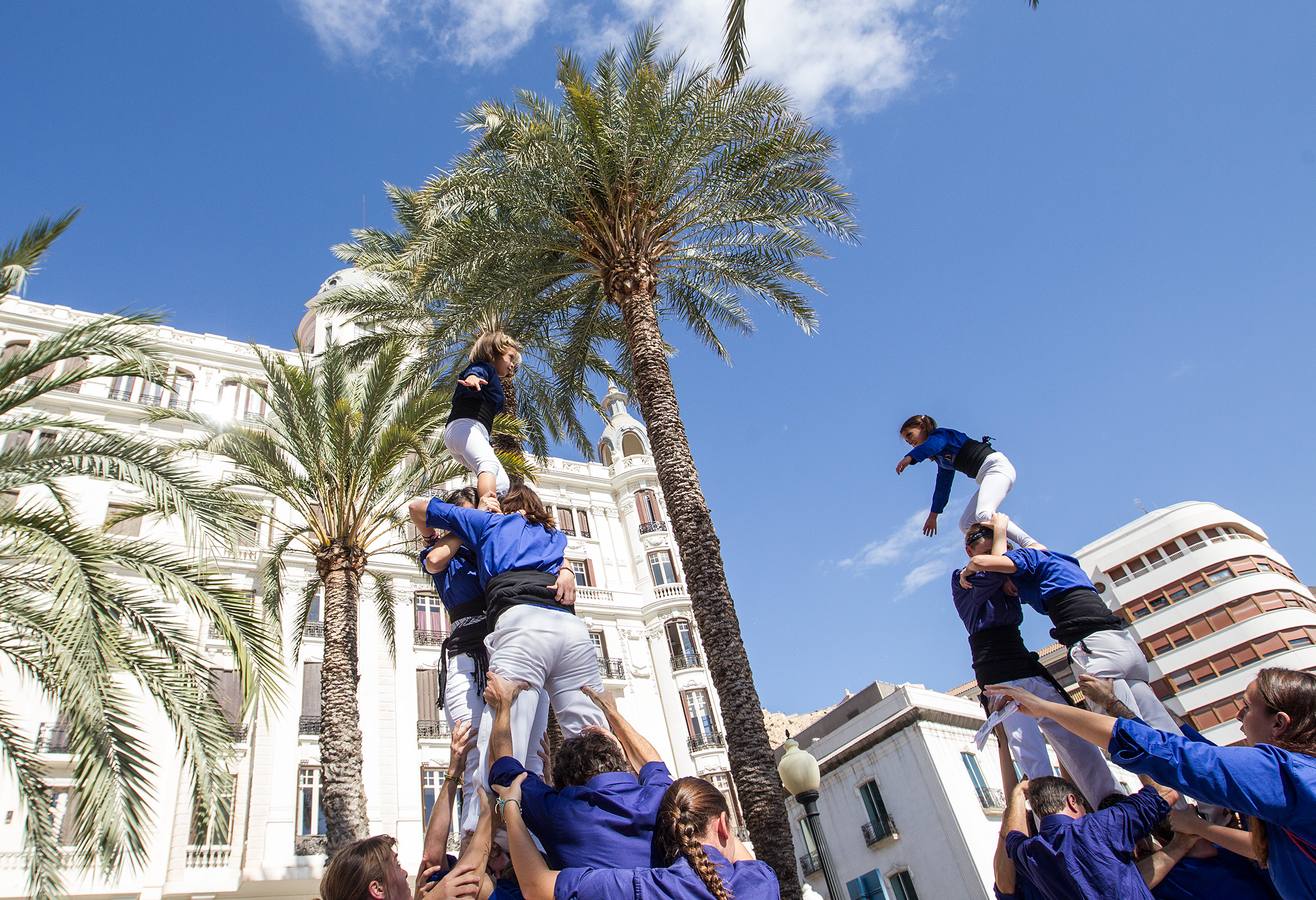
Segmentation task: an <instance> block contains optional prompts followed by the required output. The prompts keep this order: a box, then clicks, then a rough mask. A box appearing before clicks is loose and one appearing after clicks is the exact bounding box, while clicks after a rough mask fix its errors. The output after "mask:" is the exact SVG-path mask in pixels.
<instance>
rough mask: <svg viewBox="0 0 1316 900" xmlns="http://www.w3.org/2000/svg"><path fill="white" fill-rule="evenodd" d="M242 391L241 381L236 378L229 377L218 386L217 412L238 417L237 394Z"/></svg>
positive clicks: (228, 416) (234, 417)
mask: <svg viewBox="0 0 1316 900" xmlns="http://www.w3.org/2000/svg"><path fill="white" fill-rule="evenodd" d="M241 393H242V382H240V381H238V380H237V379H236V378H230V379H228V380H227V381H225V382H223V383H222V384H220V386H219V407H218V409H219V414H220V415H221V416H223V417H226V418H230V419H236V418H237V417H238V401H239V399H240V397H239V395H240V394H241Z"/></svg>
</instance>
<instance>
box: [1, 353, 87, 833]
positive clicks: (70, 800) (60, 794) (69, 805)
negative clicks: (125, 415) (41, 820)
mask: <svg viewBox="0 0 1316 900" xmlns="http://www.w3.org/2000/svg"><path fill="white" fill-rule="evenodd" d="M5 349H6V350H7V349H8V348H5ZM50 818H51V823H52V825H53V826H54V830H55V833H56V834H57V835H59V842H60V844H62V845H64V846H69V845H70V844H73V843H76V841H77V833H78V832H77V828H76V823H77V820H78V793H77V791H75V790H73V788H71V787H57V788H52V789H51V792H50Z"/></svg>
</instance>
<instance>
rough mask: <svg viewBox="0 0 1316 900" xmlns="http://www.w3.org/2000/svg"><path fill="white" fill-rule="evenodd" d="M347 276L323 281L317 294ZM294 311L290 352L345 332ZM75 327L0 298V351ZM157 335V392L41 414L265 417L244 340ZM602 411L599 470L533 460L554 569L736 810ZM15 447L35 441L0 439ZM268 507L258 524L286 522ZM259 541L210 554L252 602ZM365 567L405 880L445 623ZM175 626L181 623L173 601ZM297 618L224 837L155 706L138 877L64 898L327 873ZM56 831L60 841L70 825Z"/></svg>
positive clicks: (236, 764)
mask: <svg viewBox="0 0 1316 900" xmlns="http://www.w3.org/2000/svg"><path fill="white" fill-rule="evenodd" d="M355 274H356V273H352V272H351V271H350V270H348V272H347V273H337V274H336V275H335V276H333V277H332V278H331V279H329V280H328V281H326V283H325V284H324V285H323V286H322V287H321V292H323V291H325V290H327V289H331V288H332V287H334V286H335V285H336V284H337V283H339V281H340V280H341V279H343V278H351V277H355ZM317 296H318V294H317ZM307 307H308V311H307V314H306V317H305V318H304V319H303V320H302V323H301V325H300V327H299V328H298V331H297V341H298V344H299V346H300V347H301V349H302V350H303V351H306V352H310V353H314V352H316V351H318V350H320V349H322V348H323V347H324V346H325V345H326V344H327V343H329V342H332V341H345V340H350V338H351V337H352V328H351V326H350V325H349V324H346V323H343V322H340V321H333V320H331V319H329V318H328V317H325V316H322V315H321V314H320V312H319V311H318V309H317V306H316V299H315V298H312V299H311V301H309V302H308V303H307ZM89 317H90V316H89V314H87V313H82V312H78V311H75V310H72V309H69V308H67V307H59V306H49V305H44V304H41V303H36V302H31V301H28V300H23V299H19V298H17V297H8V298H5V299H4V300H3V301H2V302H0V347H4V348H7V347H10V346H15V345H19V344H23V343H26V342H31V341H34V340H39V339H40V338H42V337H43V336H45V335H49V334H52V333H54V332H57V331H59V330H61V329H64V328H67V327H69V326H70V325H72V324H74V323H77V322H81V321H84V320H86V319H87V318H89ZM154 333H155V338H156V341H157V342H158V344H159V345H160V346H161V347H163V348H164V349H165V352H166V353H167V354H168V356H169V358H170V366H169V377H168V387H167V388H162V387H159V386H156V385H151V384H146V383H143V382H142V381H141V380H140V379H116V380H115V381H114V382H113V383H109V382H108V381H106V382H102V381H97V380H91V381H87V382H83V383H81V384H80V385H79V386H78V387H77V389H76V390H74V389H70V390H68V391H64V392H60V393H58V394H56V395H54V396H53V397H49V398H46V399H45V400H43V403H45V404H46V405H48V406H50V407H52V408H56V409H58V410H59V411H61V412H64V413H67V414H71V415H77V416H81V417H84V418H87V419H91V420H93V421H97V422H101V423H104V424H107V425H111V426H113V427H117V428H122V429H125V430H130V431H134V432H139V433H145V434H151V435H156V436H158V437H159V438H160V439H161V440H172V439H177V438H178V437H180V436H182V435H183V434H185V431H184V429H183V428H181V427H180V426H177V425H173V424H169V423H151V422H148V421H147V415H146V414H147V411H148V410H149V409H150V408H152V407H169V406H173V407H176V408H177V407H182V408H190V409H195V410H198V411H202V412H205V413H208V414H210V415H212V416H216V417H229V418H234V417H243V418H246V419H248V420H251V421H252V422H254V423H256V424H259V422H260V420H261V419H262V418H263V417H264V416H265V415H266V414H267V410H265V409H264V408H263V404H262V403H261V401H260V398H259V397H258V396H257V395H256V394H255V393H253V392H251V391H249V390H248V389H247V388H246V387H245V386H244V385H243V383H242V381H243V379H248V378H255V377H258V376H259V374H260V366H259V363H258V360H257V358H256V353H255V349H254V348H253V347H251V346H249V345H246V344H242V343H239V342H236V341H232V340H229V339H227V338H224V337H220V336H217V335H210V334H194V333H190V332H185V331H180V330H178V329H175V328H170V327H158V328H155V329H154ZM261 349H262V350H264V351H266V352H273V353H279V352H287V351H279V350H277V349H273V348H261ZM604 405H605V408H606V410H607V416H606V422H605V427H604V428H603V431H602V434H601V435H600V438H599V445H598V447H599V456H600V458H601V460H602V461H601V462H582V461H578V460H569V459H558V458H549V459H546V460H544V461H543V462H542V466H541V469H540V472H539V474H538V476H537V479H536V483H535V487H536V489H537V490H538V492H539V493H540V495H541V497H542V498H543V499H544V501H545V503H547V504H548V505H550V506H552V507H553V511H554V515H555V517H556V519H557V521H558V523H559V525H560V527H561V528H562V530H563V531H564V532H566V534H567V538H568V550H567V558H568V562H569V564H570V565H571V566H572V568H573V569H574V570H575V572H576V576H577V580H578V584H579V586H580V587H579V593H578V598H579V602H578V604H577V613H578V615H580V617H581V618H582V619H584V621H585V622H587V623H588V624H589V626H590V629H591V631H592V632H593V634H594V638H595V641H596V643H597V646H598V657H599V669H600V672H601V674H602V676H603V681H604V684H605V685H606V686H607V688H608V689H609V690H610V691H611V692H612V693H613V694H614V695H615V696H616V697H617V698H618V706H619V708H620V709H621V711H622V713H623V714H624V715H625V716H627V718H629V719H630V720H631V721H632V722H633V723H635V725H636V726H637V727H638V728H639V730H640V731H641V732H642V733H643V734H644V735H645V736H646V737H648V738H649V739H650V740H651V741H652V742H653V744H654V745H655V746H656V747H657V748H658V750H659V752H661V753H662V755H663V757H664V758H665V759H666V760H667V762H668V765H669V766H670V767H671V769H672V771H673V773H674V774H675V775H678V776H680V775H693V774H698V775H701V776H703V777H706V778H708V779H710V780H711V781H713V782H714V783H715V784H717V785H718V786H719V787H721V788H722V790H723V791H724V793H726V794H727V795H728V797H729V798H730V799H731V801H732V803H731V805H732V808H733V809H734V810H736V814H737V816H738V815H739V811H738V810H739V807H738V804H737V803H736V800H735V788H734V786H733V785H732V782H731V777H730V774H729V764H728V760H727V755H726V750H725V739H724V737H723V734H722V726H721V724H720V717H719V714H718V712H717V709H718V704H717V697H716V694H715V692H714V690H713V686H712V682H711V679H710V678H709V675H708V672H707V669H706V668H705V665H704V655H703V649H702V646H701V644H700V641H699V638H698V634H697V632H696V629H695V626H694V620H693V617H692V616H691V611H690V598H689V595H688V594H687V592H686V587H685V580H684V576H683V572H682V567H681V560H680V557H679V554H678V553H677V549H676V545H675V541H674V539H673V536H672V533H671V531H670V528H669V526H668V523H667V518H666V513H665V507H664V503H663V497H662V492H661V490H660V489H659V487H658V482H657V477H656V474H655V470H654V465H653V458H652V457H651V456H650V455H649V452H650V451H649V441H648V435H647V433H646V431H645V428H644V425H643V424H642V423H641V422H640V421H639V420H638V419H636V418H635V417H633V416H632V415H631V414H630V412H629V411H628V410H627V405H626V397H625V395H624V394H622V393H621V392H620V391H618V390H617V389H616V388H611V389H610V390H609V391H608V394H607V395H606V397H605V398H604ZM16 439H40V436H39V435H36V436H19V437H15V436H10V437H9V440H16ZM199 465H201V466H202V467H203V468H204V469H205V470H207V471H208V472H211V473H213V474H215V475H219V474H220V473H221V472H222V465H223V464H222V462H221V461H219V460H215V459H208V460H202V461H200V462H199ZM72 493H73V494H74V495H75V496H77V497H78V510H77V512H78V514H79V515H80V516H82V517H83V518H84V519H85V520H86V521H89V522H92V523H95V522H100V521H102V520H103V519H104V517H105V516H106V515H107V514H109V513H111V512H113V511H114V510H115V508H116V505H118V504H122V503H124V502H126V501H128V500H130V499H131V497H130V495H129V494H128V493H127V492H125V491H124V490H122V489H121V488H118V487H116V486H112V485H108V484H105V483H94V482H87V483H86V484H85V485H79V486H77V487H76V489H75V490H74V491H73V492H72ZM8 499H9V500H11V501H12V500H15V499H19V498H8ZM266 500H267V502H268V505H269V508H270V514H271V522H272V520H273V519H274V518H278V517H280V516H281V515H282V514H284V513H286V512H287V511H286V510H281V509H279V508H278V507H277V506H276V505H275V504H273V503H272V502H269V498H266ZM115 530H116V531H119V532H120V533H123V534H124V535H126V536H130V537H131V536H136V535H142V536H147V537H150V538H153V539H156V540H161V541H165V542H172V543H181V542H182V535H181V532H179V531H178V530H177V529H174V528H173V527H172V526H171V525H170V524H168V523H157V522H154V521H150V520H147V521H141V520H130V521H128V522H124V523H121V524H120V525H118V526H116V529H115ZM271 531H272V525H271V524H269V523H267V524H266V525H265V526H263V527H261V528H260V529H258V531H257V532H256V533H253V534H250V535H247V536H245V538H244V540H243V541H242V542H241V545H240V546H236V547H234V548H232V549H231V551H229V552H228V553H227V554H226V555H225V557H224V558H223V559H222V560H219V562H220V563H221V564H222V565H223V566H224V567H225V568H226V569H227V570H228V571H230V572H231V573H232V575H233V578H234V579H235V580H236V581H237V582H238V583H239V584H241V585H243V586H244V587H246V588H247V589H250V590H252V591H253V595H254V592H255V582H254V580H253V579H254V575H255V570H256V565H257V562H258V561H259V559H260V558H261V554H262V553H264V552H266V548H267V547H268V546H269V543H270V540H271ZM401 537H402V536H400V538H401ZM372 565H373V566H374V567H376V568H378V569H379V570H380V571H383V572H386V573H387V574H388V575H390V576H391V577H392V578H393V581H394V587H395V592H396V595H397V597H398V599H399V605H400V607H409V608H399V609H397V610H396V629H395V634H394V635H393V637H394V639H395V641H396V646H397V657H396V659H390V658H389V654H388V651H387V649H386V647H387V642H386V640H385V636H384V635H383V634H382V633H381V632H380V628H379V622H378V620H377V618H376V617H375V616H374V615H373V614H372V613H371V612H370V611H369V610H366V611H363V614H362V617H361V632H360V656H361V682H360V687H359V692H360V698H361V710H362V723H361V724H362V733H363V756H364V762H365V775H364V777H365V789H366V796H367V798H368V804H369V817H370V830H371V832H372V833H379V832H386V833H390V834H393V835H395V836H396V837H397V838H398V841H399V857H400V859H402V860H403V864H404V865H405V866H406V867H408V869H409V870H410V871H411V872H412V874H413V875H414V874H415V873H414V869H415V866H416V864H417V862H419V859H420V848H421V838H422V832H423V825H424V822H425V820H426V816H427V814H428V811H429V809H430V807H431V805H432V803H433V799H434V796H435V793H436V791H437V785H438V784H439V783H440V780H441V776H442V774H443V772H444V770H445V767H446V765H447V762H448V748H447V740H448V733H447V727H446V724H445V723H444V722H443V721H442V715H441V713H439V712H437V711H436V709H435V704H434V699H435V693H436V687H437V683H436V677H437V673H436V669H435V666H436V664H437V663H438V659H439V645H440V644H441V642H442V640H443V637H444V632H445V631H446V628H447V620H446V618H445V615H444V612H443V608H442V605H441V604H440V603H439V602H438V598H437V596H435V594H434V593H433V590H432V584H430V583H429V581H428V579H426V578H424V577H423V576H422V575H421V574H420V573H419V572H418V570H417V568H416V566H415V564H414V558H413V557H411V556H408V555H404V554H401V553H392V554H383V555H377V556H375V557H374V558H373V559H372ZM312 570H313V566H312V561H311V558H310V557H309V555H302V556H300V557H299V556H296V555H294V557H293V558H292V560H291V564H290V566H289V569H288V573H287V582H288V583H287V589H288V590H289V591H290V592H291V596H298V595H299V591H298V589H299V588H300V586H301V585H303V584H305V581H306V579H307V577H308V576H309V575H310V573H311V572H312ZM180 615H187V612H186V611H185V610H182V609H180ZM311 618H312V621H311V622H310V623H309V624H308V625H307V627H306V629H305V632H304V634H303V641H302V649H301V653H300V656H299V657H298V658H297V659H286V660H285V663H286V667H287V687H286V690H285V693H284V696H283V697H282V698H281V699H280V700H278V701H276V702H275V703H273V704H271V705H270V707H269V708H268V709H266V710H264V711H263V713H262V714H260V715H258V716H256V717H255V718H253V719H252V720H251V721H246V722H238V721H235V722H234V749H235V754H234V758H233V762H232V770H231V771H232V773H233V778H234V794H233V797H234V800H233V814H232V816H231V823H230V825H231V827H230V831H229V834H227V835H221V836H218V837H212V838H211V839H210V840H209V841H208V842H207V841H205V840H203V839H202V838H201V836H200V835H198V834H196V833H195V832H194V829H193V826H192V810H191V803H190V800H189V798H188V794H187V788H186V785H185V784H184V783H182V782H181V781H180V777H179V769H180V765H179V760H178V759H177V757H176V755H175V754H174V751H173V747H174V740H173V735H172V733H171V730H170V728H169V726H168V724H167V723H166V722H165V721H163V720H162V718H161V717H160V715H159V713H158V712H157V711H156V710H154V709H150V708H148V707H146V706H145V705H143V709H142V715H141V722H142V728H143V729H144V730H145V731H146V732H147V734H148V735H150V741H151V744H152V745H153V746H155V747H158V748H159V758H158V759H157V760H156V763H157V766H158V772H159V778H158V781H157V784H156V792H155V796H154V797H153V798H152V810H153V814H154V833H153V835H152V836H151V838H150V839H149V840H148V843H147V852H148V859H147V861H146V863H145V865H144V866H142V867H141V868H139V869H137V870H128V871H125V872H124V873H123V874H122V875H121V876H119V877H117V878H114V879H110V880H106V879H104V878H102V877H100V876H99V875H98V874H96V873H84V872H77V871H73V870H70V871H69V872H68V873H67V876H66V886H67V889H68V891H69V895H70V896H72V897H114V898H129V897H132V898H152V900H154V898H186V897H199V896H206V895H210V896H219V895H222V896H224V897H249V896H250V897H255V896H259V897H298V898H305V897H309V896H313V894H314V892H315V889H316V883H317V880H318V877H319V875H320V872H321V870H322V867H323V862H324V856H323V852H322V851H323V845H324V839H323V833H324V823H323V818H322V815H321V812H320V804H319V786H320V767H319V742H318V731H319V716H320V698H319V678H320V654H321V649H322V648H321V644H320V640H321V638H322V633H323V632H322V627H321V625H320V624H319V621H318V620H319V618H320V611H319V609H318V604H317V605H316V608H315V609H313V610H312V616H311ZM196 629H197V636H198V640H199V641H200V642H201V643H202V644H203V645H204V646H205V648H206V652H207V654H208V655H209V658H210V660H211V663H212V665H213V667H214V668H215V669H216V670H218V671H220V672H221V673H222V672H224V671H226V670H228V669H229V668H230V667H231V665H232V664H231V661H230V660H229V659H228V658H227V656H226V653H225V651H224V649H223V645H222V644H221V643H220V642H218V641H216V640H214V639H213V637H212V636H211V635H210V634H208V633H206V630H205V628H204V627H203V626H202V625H201V623H200V622H197V623H196ZM292 637H293V636H292V635H291V634H285V635H284V638H285V647H291V646H292V641H291V638H292ZM6 683H7V684H10V685H11V688H10V690H11V691H16V690H22V688H21V687H20V686H17V685H19V684H20V683H19V682H18V681H17V679H16V677H15V676H14V675H13V674H12V673H10V674H9V676H8V680H7V682H6ZM219 683H220V684H221V690H224V689H225V688H224V686H225V685H228V684H230V683H231V680H225V678H224V676H223V675H222V674H221V676H220V679H219ZM26 699H27V700H28V701H30V702H27V703H26V704H25V706H19V704H15V708H27V709H29V710H31V714H30V717H29V719H28V720H27V721H26V722H24V723H22V725H23V727H25V728H27V729H28V731H29V733H30V735H31V739H32V741H33V743H34V747H35V748H36V749H37V750H38V751H39V752H40V753H41V754H43V758H44V759H45V761H46V763H47V765H48V766H49V771H50V783H51V785H52V786H53V787H54V788H55V791H56V794H55V804H54V810H53V813H54V816H55V818H56V823H57V826H62V825H63V820H64V819H65V818H66V817H67V814H68V812H69V810H70V809H72V808H73V806H74V805H75V804H76V803H77V796H76V791H75V790H74V789H73V787H72V782H73V779H72V763H73V761H72V759H71V757H70V756H69V754H68V753H67V752H66V750H67V740H66V738H65V737H64V733H63V729H62V726H61V724H60V721H59V712H58V710H57V709H54V708H52V707H51V706H50V705H49V703H48V702H46V700H45V699H44V698H43V697H41V696H40V695H39V694H37V693H36V692H32V693H31V695H30V697H29V698H26ZM230 708H236V704H234V705H233V706H231V707H230ZM0 797H3V798H4V801H5V802H4V804H3V808H4V809H5V810H6V811H7V813H6V815H5V817H4V819H3V823H2V824H0V897H21V896H23V895H24V893H25V892H24V884H23V878H24V861H23V857H22V854H21V847H22V834H23V816H22V812H21V809H20V808H19V806H18V804H17V802H16V797H15V791H14V788H13V785H12V783H11V782H4V783H3V785H2V786H0ZM61 830H62V831H63V833H65V834H67V829H66V828H62V829H61Z"/></svg>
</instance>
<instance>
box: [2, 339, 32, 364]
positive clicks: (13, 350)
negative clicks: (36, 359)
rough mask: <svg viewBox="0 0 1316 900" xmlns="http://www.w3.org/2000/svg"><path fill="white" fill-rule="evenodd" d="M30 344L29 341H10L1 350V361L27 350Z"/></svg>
mask: <svg viewBox="0 0 1316 900" xmlns="http://www.w3.org/2000/svg"><path fill="white" fill-rule="evenodd" d="M29 346H31V345H30V344H29V343H28V342H27V341H10V342H9V343H7V344H5V349H4V351H3V352H0V361H4V360H7V359H13V358H14V357H15V356H17V355H18V354H20V353H22V352H23V351H24V350H26V349H27V348H28V347H29Z"/></svg>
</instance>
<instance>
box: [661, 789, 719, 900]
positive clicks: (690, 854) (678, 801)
mask: <svg viewBox="0 0 1316 900" xmlns="http://www.w3.org/2000/svg"><path fill="white" fill-rule="evenodd" d="M729 811H730V810H729V809H728V807H727V798H726V797H724V796H722V792H721V791H719V790H718V789H717V788H715V787H713V785H711V784H709V783H708V782H707V781H705V780H704V779H702V778H688V777H687V778H678V779H676V781H673V782H672V786H671V787H669V788H668V789H667V792H666V793H665V794H663V799H662V802H661V803H659V804H658V815H657V822H656V823H655V828H654V840H655V841H657V843H658V849H659V852H660V853H661V854H662V856H663V862H664V863H666V864H667V865H671V864H672V863H673V862H675V861H676V858H677V857H678V856H684V857H685V858H686V860H687V861H689V863H690V867H691V868H692V869H694V870H695V874H697V875H698V876H699V880H700V881H702V882H703V883H704V886H705V887H706V888H708V892H709V893H710V894H712V895H713V897H714V900H732V894H731V889H730V888H728V887H727V886H726V884H725V883H723V881H722V876H721V875H719V874H718V871H717V866H716V865H714V864H713V861H712V860H711V859H709V858H708V852H707V851H706V850H704V842H703V841H702V840H701V838H702V837H703V836H704V832H706V831H707V830H708V824H709V823H710V822H712V821H713V820H714V819H716V818H717V817H718V816H721V815H723V814H726V813H728V812H729Z"/></svg>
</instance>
